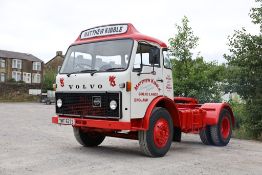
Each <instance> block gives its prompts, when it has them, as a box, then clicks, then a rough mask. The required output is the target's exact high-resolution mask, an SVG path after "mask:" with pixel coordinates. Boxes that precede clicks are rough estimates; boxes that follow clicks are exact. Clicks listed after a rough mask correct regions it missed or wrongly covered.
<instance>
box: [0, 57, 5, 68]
mask: <svg viewBox="0 0 262 175" xmlns="http://www.w3.org/2000/svg"><path fill="white" fill-rule="evenodd" d="M0 68H5V60H4V59H2V58H0Z"/></svg>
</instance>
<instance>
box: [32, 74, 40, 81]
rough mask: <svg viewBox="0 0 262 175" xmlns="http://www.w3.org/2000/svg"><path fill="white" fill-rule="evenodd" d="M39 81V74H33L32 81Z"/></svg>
mask: <svg viewBox="0 0 262 175" xmlns="http://www.w3.org/2000/svg"><path fill="white" fill-rule="evenodd" d="M40 82H41V75H40V74H33V76H32V83H40Z"/></svg>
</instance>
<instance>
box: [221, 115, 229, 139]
mask: <svg viewBox="0 0 262 175" xmlns="http://www.w3.org/2000/svg"><path fill="white" fill-rule="evenodd" d="M230 128H231V127H230V121H229V117H228V116H226V117H223V119H222V122H221V126H220V131H221V135H222V137H223V139H227V138H228V136H229V134H230Z"/></svg>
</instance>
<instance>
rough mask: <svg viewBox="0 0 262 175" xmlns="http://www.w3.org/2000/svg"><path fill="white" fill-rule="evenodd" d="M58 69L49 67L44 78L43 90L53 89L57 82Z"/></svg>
mask: <svg viewBox="0 0 262 175" xmlns="http://www.w3.org/2000/svg"><path fill="white" fill-rule="evenodd" d="M56 74H57V72H56V70H53V69H48V70H46V72H45V73H44V79H43V90H44V91H47V90H53V84H54V83H55V78H56Z"/></svg>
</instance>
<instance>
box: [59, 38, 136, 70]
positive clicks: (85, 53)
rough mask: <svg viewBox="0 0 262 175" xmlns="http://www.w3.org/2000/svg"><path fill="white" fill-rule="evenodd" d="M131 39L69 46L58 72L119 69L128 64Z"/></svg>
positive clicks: (123, 68)
mask: <svg viewBox="0 0 262 175" xmlns="http://www.w3.org/2000/svg"><path fill="white" fill-rule="evenodd" d="M132 46H133V41H132V40H130V39H126V40H113V41H101V42H95V43H87V44H81V45H74V46H71V47H70V48H69V49H68V51H67V54H66V56H65V61H64V63H63V66H62V68H61V70H60V73H67V74H70V73H79V72H89V71H90V72H92V71H101V72H104V71H119V70H125V69H126V68H127V66H128V63H129V60H130V55H131V51H132Z"/></svg>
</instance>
